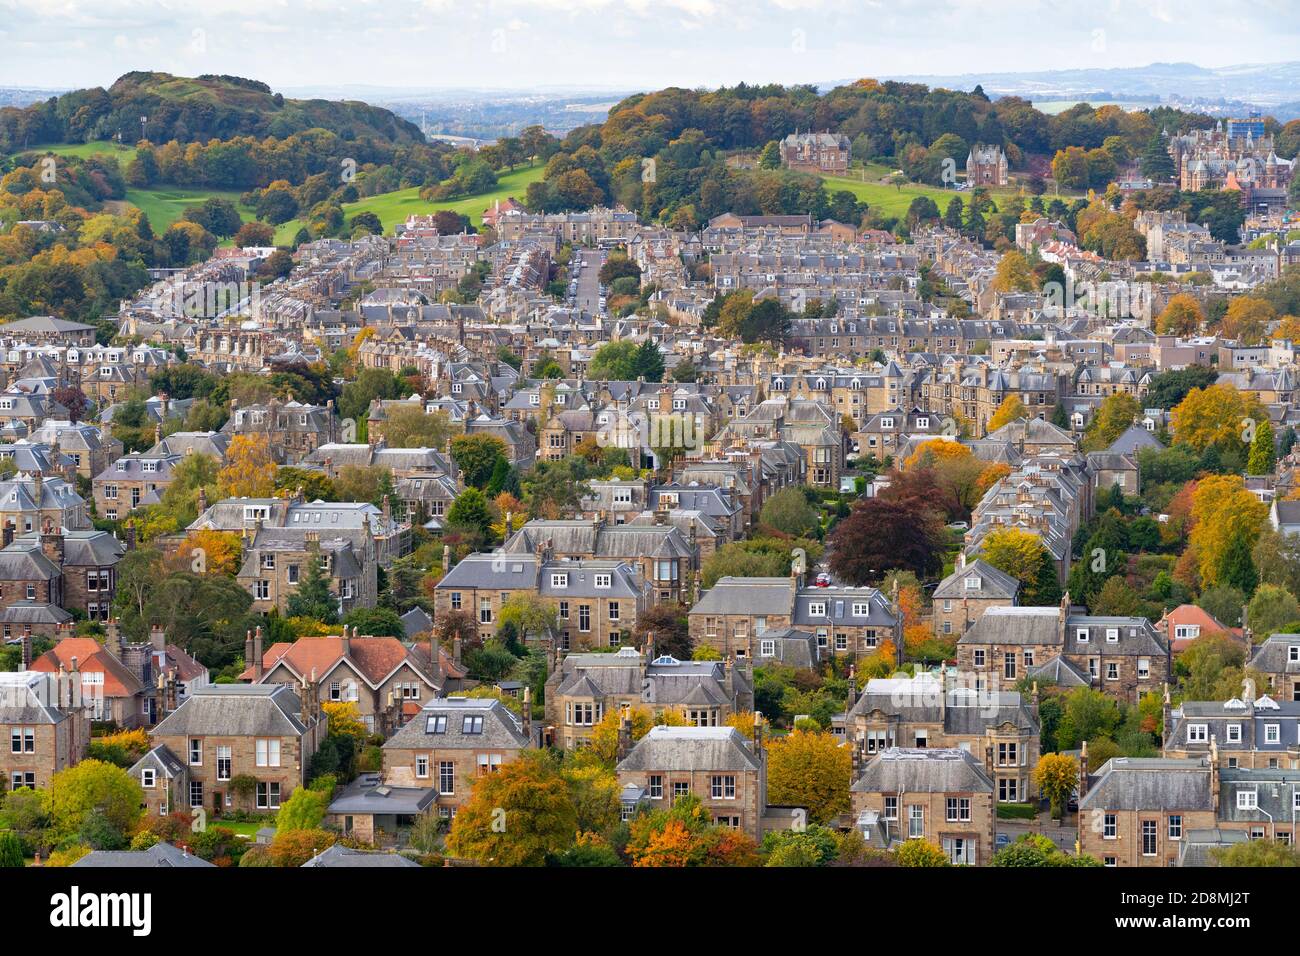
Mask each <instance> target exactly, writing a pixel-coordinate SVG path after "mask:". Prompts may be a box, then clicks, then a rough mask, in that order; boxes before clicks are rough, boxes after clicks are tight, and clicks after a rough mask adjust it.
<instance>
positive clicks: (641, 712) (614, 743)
mask: <svg viewBox="0 0 1300 956" xmlns="http://www.w3.org/2000/svg"><path fill="white" fill-rule="evenodd" d="M624 717H627V718H628V720H629V721H630V722H631V737H632V743H636V742H637V741H638V740H640V739H641V738H642V737H644V736H645V735H646V734H648V733H650V728H651V727H653V726H654V725H655V719H654V714H652V713H651V712H650V710H649V709H648V708H646V707H633V708H631V709H630V710H629V711H628V712H627V713H624V712H623V711H622V710H609V711H607V712H606V713H605V716H604V717H602V718H601V719H600V720H599V721H598V722H597V723H596V726H595V727H593V728H592V729H591V737H590V739H589V741H588V749H589V750H590V752H591V754H592V756H594V757H595V758H596V759H597V760H599V761H600V762H601V763H603V764H605V765H606V766H608V767H613V766H614V764H615V763H617V762H618V757H619V754H618V736H619V729H620V727H622V724H623V718H624Z"/></svg>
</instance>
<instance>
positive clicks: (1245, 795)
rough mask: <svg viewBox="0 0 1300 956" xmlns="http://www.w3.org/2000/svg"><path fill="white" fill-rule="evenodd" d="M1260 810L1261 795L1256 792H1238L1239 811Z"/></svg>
mask: <svg viewBox="0 0 1300 956" xmlns="http://www.w3.org/2000/svg"><path fill="white" fill-rule="evenodd" d="M1258 808H1259V793H1258V791H1256V790H1238V791H1237V809H1238V810H1256V809H1258Z"/></svg>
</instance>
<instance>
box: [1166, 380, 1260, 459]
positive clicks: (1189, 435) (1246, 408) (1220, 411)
mask: <svg viewBox="0 0 1300 956" xmlns="http://www.w3.org/2000/svg"><path fill="white" fill-rule="evenodd" d="M1267 417H1268V413H1267V412H1266V411H1265V410H1264V409H1263V408H1261V407H1260V405H1259V401H1258V400H1257V399H1256V398H1255V397H1254V396H1253V395H1243V394H1242V393H1241V392H1239V391H1237V389H1236V388H1235V387H1233V386H1232V385H1231V384H1228V383H1223V384H1216V385H1210V386H1208V387H1206V388H1203V389H1202V388H1193V389H1191V390H1190V391H1189V392H1188V393H1187V395H1186V397H1185V398H1183V400H1182V401H1181V402H1179V403H1178V405H1177V407H1176V408H1174V410H1173V411H1172V412H1170V413H1169V423H1170V428H1171V429H1172V431H1173V434H1174V439H1175V440H1176V441H1178V442H1180V443H1182V444H1184V445H1187V446H1189V447H1191V448H1193V449H1195V450H1196V451H1198V452H1203V451H1205V450H1207V449H1209V448H1211V447H1213V448H1218V449H1219V450H1220V451H1223V450H1225V449H1229V448H1233V449H1237V448H1241V447H1242V443H1243V440H1244V436H1245V435H1246V434H1249V435H1250V437H1252V438H1253V437H1254V429H1253V427H1252V426H1248V425H1245V424H1244V423H1245V421H1246V419H1253V420H1254V421H1255V422H1261V421H1264V420H1265V419H1266V418H1267Z"/></svg>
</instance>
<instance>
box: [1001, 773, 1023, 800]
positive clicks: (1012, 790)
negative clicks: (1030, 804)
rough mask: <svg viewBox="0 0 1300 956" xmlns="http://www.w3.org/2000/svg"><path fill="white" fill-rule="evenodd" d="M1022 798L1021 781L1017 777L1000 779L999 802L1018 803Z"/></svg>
mask: <svg viewBox="0 0 1300 956" xmlns="http://www.w3.org/2000/svg"><path fill="white" fill-rule="evenodd" d="M1019 799H1020V781H1019V780H1017V779H1016V778H1015V777H1002V778H1001V779H999V780H998V802H999V803H1017V802H1019Z"/></svg>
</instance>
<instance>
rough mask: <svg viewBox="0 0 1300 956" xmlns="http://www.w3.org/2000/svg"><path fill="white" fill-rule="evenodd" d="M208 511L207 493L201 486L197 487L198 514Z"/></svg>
mask: <svg viewBox="0 0 1300 956" xmlns="http://www.w3.org/2000/svg"><path fill="white" fill-rule="evenodd" d="M207 510H208V491H207V489H206V488H204V487H203V486H202V485H199V514H200V515H202V514H203V512H205V511H207Z"/></svg>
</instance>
